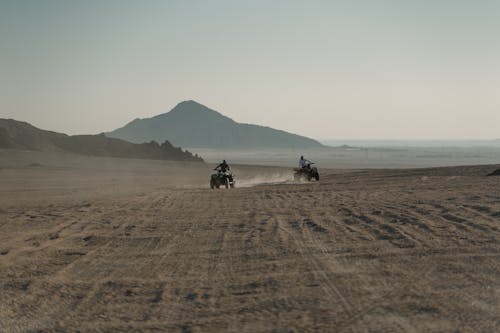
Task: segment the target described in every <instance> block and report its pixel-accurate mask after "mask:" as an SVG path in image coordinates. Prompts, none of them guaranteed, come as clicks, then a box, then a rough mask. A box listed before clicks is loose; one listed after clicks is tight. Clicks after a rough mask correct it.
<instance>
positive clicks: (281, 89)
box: [0, 0, 500, 139]
mask: <svg viewBox="0 0 500 333" xmlns="http://www.w3.org/2000/svg"><path fill="white" fill-rule="evenodd" d="M188 99H193V100H196V101H198V102H200V103H202V104H205V105H206V106H208V107H211V108H213V109H215V110H218V111H220V112H221V113H223V114H225V115H227V116H229V117H231V118H233V119H234V120H236V121H238V122H248V123H256V124H261V125H267V126H272V127H276V128H280V129H284V130H288V131H292V132H296V133H300V134H304V135H308V136H311V137H314V138H360V139H367V138H374V139H387V138H394V139H457V138H460V139H471V138H477V139H480V138H498V137H500V1H498V0H491V1H486V0H470V1H461V0H413V1H405V0H393V1H384V0H366V1H356V0H345V1H334V0H327V1H308V0H304V1H256V0H252V1H237V0H227V1H209V0H200V1H188V0H182V1H173V0H170V1H168V0H165V1H146V0H137V1H127V0H116V1H105V0H96V1H93V0H81V1H76V0H64V1H62V0H61V1H47V0H33V1H24V0H12V1H6V0H0V117H2V118H4V117H8V118H15V119H18V120H24V121H28V122H30V123H32V124H34V125H36V126H38V127H41V128H44V129H50V130H56V131H61V132H66V133H69V134H83V133H99V132H102V131H107V130H112V129H115V128H117V127H121V126H123V125H124V124H125V123H127V122H129V121H131V120H132V119H134V118H138V117H139V118H144V117H150V116H153V115H156V114H160V113H163V112H167V111H169V110H170V109H171V108H172V107H173V106H175V105H176V104H177V103H178V102H180V101H182V100H188Z"/></svg>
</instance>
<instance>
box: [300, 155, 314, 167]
mask: <svg viewBox="0 0 500 333" xmlns="http://www.w3.org/2000/svg"><path fill="white" fill-rule="evenodd" d="M311 163H312V162H311V161H309V160H308V159H305V158H304V156H300V160H299V168H300V169H303V170H304V169H309V168H310V167H311Z"/></svg>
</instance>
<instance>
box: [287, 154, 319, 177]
mask: <svg viewBox="0 0 500 333" xmlns="http://www.w3.org/2000/svg"><path fill="white" fill-rule="evenodd" d="M312 164H314V162H311V161H309V160H307V159H305V158H304V156H300V160H299V167H298V168H295V169H293V171H294V172H295V173H294V175H293V178H294V179H295V180H301V179H307V181H311V180H312V179H313V178H314V179H316V180H317V181H318V180H319V171H318V168H316V167H313V166H311V165H312Z"/></svg>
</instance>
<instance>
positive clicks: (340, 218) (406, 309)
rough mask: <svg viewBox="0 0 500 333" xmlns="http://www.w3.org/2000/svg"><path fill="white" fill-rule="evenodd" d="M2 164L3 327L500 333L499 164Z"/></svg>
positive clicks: (20, 159)
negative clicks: (314, 172) (232, 179)
mask: <svg viewBox="0 0 500 333" xmlns="http://www.w3.org/2000/svg"><path fill="white" fill-rule="evenodd" d="M0 156H1V157H2V159H0V290H1V297H0V331H1V332H46V331H47V332H52V331H61V332H76V331H84V332H87V331H90V332H94V331H95V332H136V331H148V332H152V331H156V332H162V331H165V332H225V331H227V332H457V331H458V332H495V331H500V177H484V175H485V174H487V173H488V172H490V171H492V170H494V169H496V168H499V167H500V166H484V167H453V168H439V169H420V170H419V169H414V170H368V171H354V170H353V171H349V170H343V171H340V170H329V171H325V172H323V174H322V179H321V181H320V182H319V183H301V184H292V183H289V179H290V174H289V173H288V170H286V169H279V168H260V167H244V166H239V167H235V173H237V174H240V175H241V178H242V179H241V180H242V183H243V184H244V185H245V187H239V188H236V189H234V190H225V189H221V190H210V189H208V176H209V174H210V168H209V167H208V166H205V165H192V164H189V165H178V164H175V163H168V162H159V161H137V160H135V161H134V160H117V159H96V158H83V157H82V158H76V157H74V156H63V157H57V158H56V157H55V156H49V157H47V156H46V155H40V154H32V153H17V154H14V155H12V154H11V153H8V152H5V151H4V152H0ZM181 170H183V172H181ZM165 171H167V172H165ZM320 171H321V170H320ZM186 176H190V177H186ZM179 180H181V181H179ZM266 183H267V184H266Z"/></svg>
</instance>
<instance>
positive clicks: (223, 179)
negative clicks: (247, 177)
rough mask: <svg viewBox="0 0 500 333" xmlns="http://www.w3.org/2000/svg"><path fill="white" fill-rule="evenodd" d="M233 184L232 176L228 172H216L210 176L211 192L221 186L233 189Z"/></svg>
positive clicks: (234, 182) (234, 181)
mask: <svg viewBox="0 0 500 333" xmlns="http://www.w3.org/2000/svg"><path fill="white" fill-rule="evenodd" d="M235 184H236V180H235V179H234V175H233V174H232V173H231V172H229V171H226V172H217V173H214V174H213V175H212V176H210V188H211V189H212V190H213V189H214V188H219V187H221V186H225V187H226V188H234V186H235Z"/></svg>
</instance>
